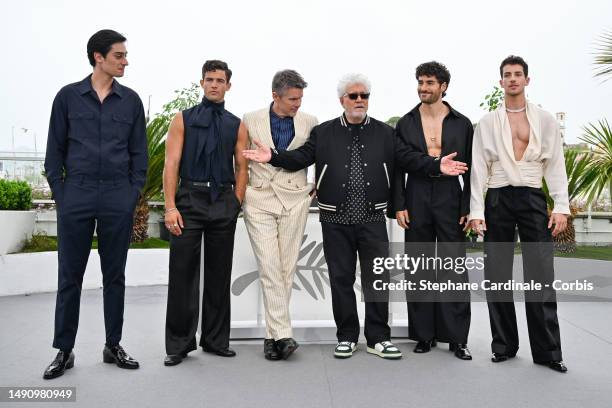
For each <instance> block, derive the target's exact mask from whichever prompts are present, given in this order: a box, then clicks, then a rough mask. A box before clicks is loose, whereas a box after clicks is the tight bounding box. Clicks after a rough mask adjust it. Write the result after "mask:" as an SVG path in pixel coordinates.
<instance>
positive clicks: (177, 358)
mask: <svg viewBox="0 0 612 408" xmlns="http://www.w3.org/2000/svg"><path fill="white" fill-rule="evenodd" d="M185 357H187V353H180V354H168V355H167V356H166V357H165V358H164V365H165V366H168V367H170V366H175V365H177V364H181V362H182V361H183V359H184V358H185Z"/></svg>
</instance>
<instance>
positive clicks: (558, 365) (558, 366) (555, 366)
mask: <svg viewBox="0 0 612 408" xmlns="http://www.w3.org/2000/svg"><path fill="white" fill-rule="evenodd" d="M536 364H542V365H547V366H548V368H550V369H552V370H555V371H558V372H560V373H566V372H567V367H566V366H565V364H564V363H563V360H556V361H546V362H543V363H536Z"/></svg>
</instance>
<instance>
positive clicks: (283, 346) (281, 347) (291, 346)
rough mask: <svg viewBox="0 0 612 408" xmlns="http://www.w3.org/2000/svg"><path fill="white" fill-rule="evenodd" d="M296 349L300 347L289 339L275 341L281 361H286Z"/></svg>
mask: <svg viewBox="0 0 612 408" xmlns="http://www.w3.org/2000/svg"><path fill="white" fill-rule="evenodd" d="M298 347H300V345H299V344H298V343H297V341H295V340H294V339H292V338H291V337H289V338H287V339H280V340H276V348H277V349H278V352H279V353H280V355H281V358H282V359H283V360H286V359H288V358H289V356H290V355H291V354H293V352H294V351H295V350H297V349H298Z"/></svg>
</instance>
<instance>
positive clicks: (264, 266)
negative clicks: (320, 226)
mask: <svg viewBox="0 0 612 408" xmlns="http://www.w3.org/2000/svg"><path fill="white" fill-rule="evenodd" d="M306 86H307V83H306V82H305V81H304V79H303V78H302V77H301V75H300V74H298V73H297V72H295V71H293V70H284V71H279V72H277V73H276V75H274V78H273V79H272V99H273V102H272V104H270V106H268V107H266V108H264V109H261V110H258V111H255V112H251V113H247V114H246V115H244V123H245V125H246V126H247V129H248V132H249V140H250V143H251V145H252V146H253V141H254V140H257V141H259V142H261V143H264V144H265V145H267V146H271V147H273V148H275V149H277V150H278V151H282V150H292V149H295V148H297V147H300V146H302V145H303V144H304V143H305V142H306V140H308V136H309V135H310V130H311V129H312V128H313V127H314V126H315V125H316V124H317V119H316V118H315V117H314V116H311V115H308V114H306V113H302V112H299V111H298V110H299V108H300V105H301V103H302V96H303V94H304V88H306ZM313 188H314V187H313V185H312V184H309V183H308V182H307V178H306V169H303V170H299V171H295V172H293V171H287V170H283V169H280V168H278V167H273V166H272V165H270V164H267V163H255V162H251V164H250V176H249V184H248V187H247V191H246V196H245V199H244V204H243V212H244V222H245V224H246V227H247V231H248V233H249V237H250V239H251V245H252V246H253V252H254V253H255V257H256V258H257V266H258V268H259V278H260V280H261V288H262V291H263V298H264V308H265V315H266V339H265V340H264V356H265V358H266V359H268V360H280V359H287V358H288V357H289V356H290V355H291V354H292V353H293V352H294V351H295V350H296V349H297V348H298V343H297V342H296V341H295V340H294V339H293V337H292V336H293V334H292V330H291V319H290V317H289V299H290V297H291V290H292V286H293V275H294V272H295V265H296V263H297V260H298V254H299V250H300V245H301V243H302V235H303V234H304V228H305V226H306V219H307V218H308V208H309V206H310V195H309V193H310V192H311V191H312V190H313Z"/></svg>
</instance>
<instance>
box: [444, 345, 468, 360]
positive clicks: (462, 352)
mask: <svg viewBox="0 0 612 408" xmlns="http://www.w3.org/2000/svg"><path fill="white" fill-rule="evenodd" d="M448 349H449V350H450V351H454V352H455V357H457V358H458V359H460V360H471V359H472V354H471V353H470V349H468V348H467V344H458V343H448Z"/></svg>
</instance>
